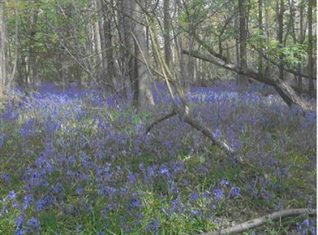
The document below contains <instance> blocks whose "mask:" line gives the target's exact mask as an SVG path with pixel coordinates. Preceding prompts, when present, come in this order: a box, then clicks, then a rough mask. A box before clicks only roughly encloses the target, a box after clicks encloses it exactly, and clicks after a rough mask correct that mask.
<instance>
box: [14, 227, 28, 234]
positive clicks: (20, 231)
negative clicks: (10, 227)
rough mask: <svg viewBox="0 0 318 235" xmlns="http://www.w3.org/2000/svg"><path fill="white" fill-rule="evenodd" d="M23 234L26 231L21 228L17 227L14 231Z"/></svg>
mask: <svg viewBox="0 0 318 235" xmlns="http://www.w3.org/2000/svg"><path fill="white" fill-rule="evenodd" d="M24 234H26V232H25V230H23V229H22V228H19V229H17V230H16V232H15V235H24Z"/></svg>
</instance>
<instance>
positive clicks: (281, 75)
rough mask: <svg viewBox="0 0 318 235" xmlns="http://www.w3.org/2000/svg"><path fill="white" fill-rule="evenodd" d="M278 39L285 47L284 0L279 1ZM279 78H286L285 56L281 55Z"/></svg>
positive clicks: (281, 45) (280, 45)
mask: <svg viewBox="0 0 318 235" xmlns="http://www.w3.org/2000/svg"><path fill="white" fill-rule="evenodd" d="M276 11H277V40H278V42H279V47H280V48H283V46H284V45H283V32H284V31H283V30H284V27H283V26H284V0H280V1H279V2H277V9H276ZM279 79H281V80H283V79H284V56H283V55H282V54H281V53H280V55H279Z"/></svg>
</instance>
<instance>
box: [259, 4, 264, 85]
mask: <svg viewBox="0 0 318 235" xmlns="http://www.w3.org/2000/svg"><path fill="white" fill-rule="evenodd" d="M258 28H259V31H260V33H261V35H262V36H263V35H264V34H263V32H264V29H263V0H258ZM258 49H259V54H258V74H259V76H261V79H262V78H263V77H264V69H263V38H262V37H261V38H260V39H259V45H258Z"/></svg>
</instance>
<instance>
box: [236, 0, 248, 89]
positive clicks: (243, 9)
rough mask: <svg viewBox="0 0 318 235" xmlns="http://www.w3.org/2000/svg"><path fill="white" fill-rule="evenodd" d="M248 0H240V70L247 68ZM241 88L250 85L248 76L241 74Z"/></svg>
mask: <svg viewBox="0 0 318 235" xmlns="http://www.w3.org/2000/svg"><path fill="white" fill-rule="evenodd" d="M246 18H247V0H239V25H240V27H239V29H240V34H239V35H240V37H239V67H240V71H245V70H246V68H247V55H246V40H247V22H246ZM238 84H239V90H240V91H244V90H245V89H246V87H247V85H248V80H247V78H246V77H245V76H244V75H242V74H240V75H239V79H238Z"/></svg>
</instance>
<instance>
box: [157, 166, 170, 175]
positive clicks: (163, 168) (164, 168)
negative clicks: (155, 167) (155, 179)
mask: <svg viewBox="0 0 318 235" xmlns="http://www.w3.org/2000/svg"><path fill="white" fill-rule="evenodd" d="M159 172H160V174H162V175H168V174H169V168H168V167H167V166H165V165H163V166H161V167H160V169H159Z"/></svg>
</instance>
